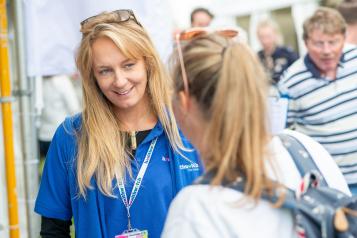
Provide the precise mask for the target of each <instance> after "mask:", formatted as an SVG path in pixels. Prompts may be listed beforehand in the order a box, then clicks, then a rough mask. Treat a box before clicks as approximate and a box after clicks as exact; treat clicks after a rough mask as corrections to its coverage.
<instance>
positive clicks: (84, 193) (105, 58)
mask: <svg viewBox="0 0 357 238" xmlns="http://www.w3.org/2000/svg"><path fill="white" fill-rule="evenodd" d="M81 32H82V40H81V43H80V46H79V49H78V53H77V57H76V63H77V67H78V70H79V72H80V74H81V76H82V79H83V104H84V109H83V112H82V113H81V114H80V115H77V116H75V117H72V118H67V119H66V120H65V121H64V122H63V123H62V124H61V125H60V126H59V128H58V129H57V132H56V134H55V136H54V138H53V141H52V143H51V146H50V149H49V152H48V155H47V158H46V164H45V168H44V173H43V177H42V181H41V186H40V191H39V194H38V197H37V200H36V205H35V211H36V212H37V213H39V214H40V215H41V216H42V229H41V235H42V236H43V237H61V236H60V235H64V236H68V227H69V224H70V221H71V219H72V217H73V219H74V225H75V231H76V237H78V238H81V237H111V238H112V237H115V236H118V237H127V236H130V235H134V234H136V235H140V236H138V237H144V236H145V235H147V233H148V234H149V236H150V237H159V236H160V234H161V231H162V228H163V223H164V219H165V217H166V213H167V210H168V207H169V204H170V202H171V200H172V199H173V197H174V196H175V195H176V193H177V192H178V191H179V190H180V189H181V188H182V187H183V186H185V185H187V184H190V183H191V181H192V180H193V179H195V178H196V177H197V176H198V175H200V173H201V167H200V165H199V161H198V157H197V153H196V152H195V151H194V150H193V149H192V147H191V146H190V144H189V143H188V142H187V141H186V140H185V139H184V138H183V137H182V135H180V132H179V130H178V128H177V126H176V122H175V118H174V116H173V113H172V108H171V105H170V95H169V93H168V92H170V90H169V85H168V82H169V80H168V76H167V74H166V73H165V70H164V68H163V65H162V63H161V62H160V60H159V56H158V54H157V53H156V51H155V49H154V47H153V44H152V42H151V40H150V39H149V37H148V34H147V33H146V31H145V30H144V29H143V27H142V25H141V24H140V23H139V22H138V21H137V19H136V17H135V15H134V14H133V12H132V11H131V10H117V11H114V12H110V13H102V14H99V15H96V16H93V17H90V18H88V19H86V20H84V21H83V22H82V23H81ZM121 235H122V236H121Z"/></svg>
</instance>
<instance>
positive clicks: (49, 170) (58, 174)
mask: <svg viewBox="0 0 357 238" xmlns="http://www.w3.org/2000/svg"><path fill="white" fill-rule="evenodd" d="M80 126H81V116H75V117H72V118H67V119H66V120H65V121H64V123H62V124H61V125H60V126H59V128H58V129H57V131H56V133H55V135H54V138H53V140H52V143H51V146H50V148H49V151H48V154H47V158H46V163H45V167H44V172H43V176H42V180H41V185H40V190H39V193H38V197H37V199H36V204H35V212H37V213H38V214H40V215H42V216H45V217H49V218H56V219H62V220H70V219H71V218H72V217H73V218H74V225H75V231H76V237H77V238H81V237H83V238H84V237H86V238H88V237H111V238H113V237H114V236H115V235H118V234H121V233H122V232H123V231H124V230H126V229H127V225H128V220H127V213H126V208H125V206H124V204H123V202H122V200H121V198H120V194H119V191H118V187H115V188H114V191H113V193H114V195H115V196H116V198H112V197H108V196H105V195H103V194H102V193H101V192H100V191H99V189H98V187H97V185H96V181H95V179H94V178H92V180H91V184H92V187H93V188H92V189H88V190H87V197H86V199H84V198H83V197H78V189H77V187H78V186H77V181H76V155H77V141H76V133H77V132H78V131H79V128H80ZM155 138H158V140H157V143H156V146H155V148H154V151H153V154H152V157H151V161H150V163H149V166H148V168H147V170H146V173H145V176H144V178H143V181H142V183H141V186H140V190H139V192H138V194H137V197H136V199H135V200H134V203H133V205H132V206H131V209H130V213H131V224H132V227H133V228H137V229H140V230H148V232H149V237H150V238H152V237H160V234H161V231H162V229H163V225H164V221H165V218H166V215H167V211H168V208H169V205H170V202H171V201H172V199H173V198H174V196H175V195H176V194H177V193H178V191H179V190H180V189H181V188H182V187H183V186H185V185H188V184H190V183H192V181H193V180H194V179H195V178H197V177H198V176H199V175H201V173H202V166H201V164H200V161H199V159H198V155H197V153H196V152H195V151H194V150H193V151H191V152H184V155H185V157H186V158H183V157H182V156H180V155H179V154H177V153H175V152H174V151H173V150H172V148H171V146H170V145H169V141H168V138H167V136H166V134H165V132H164V130H163V127H162V125H161V123H160V122H158V123H157V124H156V126H155V127H154V128H153V129H152V131H151V132H150V133H149V135H148V136H147V137H146V138H145V139H144V141H143V142H142V143H141V144H140V145H139V146H138V148H137V151H136V154H135V160H133V161H132V172H133V179H131V178H130V177H129V176H128V175H127V177H126V184H125V189H126V193H127V197H128V198H129V196H130V192H131V190H132V187H133V183H134V180H135V178H136V176H137V174H138V171H139V169H140V167H141V164H142V162H143V160H144V157H145V155H146V152H147V150H148V148H149V146H150V144H151V141H152V140H153V139H155ZM182 139H183V141H184V144H185V146H186V147H188V148H192V146H191V145H190V144H189V142H188V141H187V140H186V139H185V138H184V137H182ZM113 184H114V181H113Z"/></svg>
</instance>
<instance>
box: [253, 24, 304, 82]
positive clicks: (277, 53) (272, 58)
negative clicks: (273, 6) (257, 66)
mask: <svg viewBox="0 0 357 238" xmlns="http://www.w3.org/2000/svg"><path fill="white" fill-rule="evenodd" d="M257 36H258V39H259V41H260V43H261V45H262V47H263V49H262V50H260V51H259V52H258V56H259V59H260V61H261V62H262V64H263V66H264V68H265V70H266V71H267V73H268V75H269V77H270V78H271V79H272V81H273V84H276V83H277V82H278V81H279V79H280V76H281V75H282V73H283V72H284V71H285V70H286V69H287V68H288V67H289V66H290V65H291V64H292V63H294V62H295V60H297V59H298V54H297V53H296V52H294V51H293V50H292V49H290V48H288V47H285V46H281V42H282V37H281V34H280V31H279V27H278V25H277V24H276V23H275V22H274V21H273V20H271V19H266V20H263V21H261V22H260V23H259V24H258V27H257Z"/></svg>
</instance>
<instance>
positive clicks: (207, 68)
mask: <svg viewBox="0 0 357 238" xmlns="http://www.w3.org/2000/svg"><path fill="white" fill-rule="evenodd" d="M183 59H184V65H185V68H186V72H187V78H188V82H189V83H188V84H189V94H190V96H191V97H194V98H195V99H196V101H197V102H198V105H199V108H200V109H201V111H202V112H203V115H204V116H205V119H206V121H207V125H208V127H207V130H206V132H205V137H204V141H205V143H206V144H207V147H208V148H209V149H208V150H209V151H207V153H206V155H205V156H206V158H204V159H205V162H206V166H207V169H208V170H215V171H217V173H216V176H215V178H214V180H213V184H220V183H222V181H223V180H226V181H232V180H234V179H236V178H237V176H241V175H244V176H246V178H247V187H246V189H247V190H246V191H247V192H248V194H250V195H251V196H253V197H255V198H256V197H259V196H260V192H261V190H262V188H263V187H266V182H267V181H266V180H265V178H266V174H265V169H264V163H263V157H264V156H265V154H266V153H265V147H266V144H267V141H268V134H267V128H266V118H265V117H266V106H265V103H266V86H267V79H266V77H265V74H264V71H263V69H262V68H261V66H260V63H259V61H258V59H257V58H256V56H255V54H254V53H253V52H252V50H250V49H249V47H248V46H246V45H245V44H243V43H239V42H233V41H230V40H229V39H227V38H223V37H221V36H218V35H217V34H210V35H207V36H203V37H200V38H196V39H193V40H192V41H189V42H188V43H187V44H186V45H185V46H184V47H183ZM173 77H174V80H175V89H176V92H179V91H182V90H183V80H182V73H181V69H180V64H179V63H176V65H175V67H174V69H173Z"/></svg>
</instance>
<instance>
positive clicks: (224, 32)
mask: <svg viewBox="0 0 357 238" xmlns="http://www.w3.org/2000/svg"><path fill="white" fill-rule="evenodd" d="M212 33H216V34H218V35H220V36H223V37H226V38H234V37H236V36H237V35H238V31H237V30H234V29H228V28H227V29H210V28H205V27H194V28H191V29H188V30H186V31H182V32H180V33H178V34H177V35H176V44H177V51H178V55H179V60H180V66H181V74H182V80H183V85H184V92H185V94H186V95H188V94H189V87H188V79H187V74H186V69H185V64H184V60H183V55H182V48H181V42H180V41H189V40H192V39H195V38H198V37H201V36H205V35H208V34H212Z"/></svg>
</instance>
